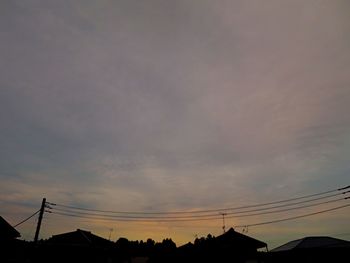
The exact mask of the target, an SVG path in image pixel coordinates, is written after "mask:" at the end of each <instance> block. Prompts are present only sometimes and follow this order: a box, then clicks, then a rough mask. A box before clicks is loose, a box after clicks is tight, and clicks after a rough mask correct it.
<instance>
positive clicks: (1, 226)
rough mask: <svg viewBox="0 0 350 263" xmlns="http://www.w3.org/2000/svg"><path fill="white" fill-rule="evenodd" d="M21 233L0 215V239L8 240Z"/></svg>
mask: <svg viewBox="0 0 350 263" xmlns="http://www.w3.org/2000/svg"><path fill="white" fill-rule="evenodd" d="M20 236H21V234H20V233H19V232H18V231H17V230H16V229H15V228H14V227H12V226H11V225H10V224H9V223H8V222H7V221H6V220H5V219H4V218H3V217H1V216H0V240H8V239H14V238H17V237H20Z"/></svg>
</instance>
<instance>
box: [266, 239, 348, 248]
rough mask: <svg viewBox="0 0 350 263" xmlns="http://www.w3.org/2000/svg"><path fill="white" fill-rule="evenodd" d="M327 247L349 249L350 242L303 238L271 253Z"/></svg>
mask: <svg viewBox="0 0 350 263" xmlns="http://www.w3.org/2000/svg"><path fill="white" fill-rule="evenodd" d="M329 247H350V242H349V241H346V240H342V239H338V238H333V237H327V236H317V237H304V238H301V239H297V240H293V241H290V242H288V243H286V244H284V245H282V246H279V247H277V248H275V249H272V250H271V251H272V252H279V251H288V250H296V249H310V248H329Z"/></svg>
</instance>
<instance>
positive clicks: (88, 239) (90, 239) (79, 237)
mask: <svg viewBox="0 0 350 263" xmlns="http://www.w3.org/2000/svg"><path fill="white" fill-rule="evenodd" d="M48 242H51V243H56V244H70V245H108V244H111V243H112V242H111V241H109V240H107V239H104V238H102V237H99V236H97V235H94V234H92V233H91V232H90V231H85V230H81V229H77V230H76V231H73V232H68V233H63V234H59V235H53V236H52V237H51V238H50V239H49V240H48Z"/></svg>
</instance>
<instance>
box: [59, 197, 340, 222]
mask: <svg viewBox="0 0 350 263" xmlns="http://www.w3.org/2000/svg"><path fill="white" fill-rule="evenodd" d="M319 199H320V198H317V199H316V198H315V199H314V200H319ZM344 199H345V198H338V199H334V200H329V201H324V202H318V203H314V204H309V205H303V206H297V207H291V208H286V209H279V210H272V211H265V212H259V213H251V212H254V211H260V210H262V209H256V210H249V211H240V212H236V213H225V215H229V216H228V217H227V218H238V217H248V216H256V215H263V214H271V213H281V212H286V211H290V210H296V209H302V208H307V207H314V206H319V205H323V204H328V203H334V202H338V201H341V200H344ZM314 200H312V201H314ZM300 203H301V202H297V203H293V205H295V204H300ZM280 207H285V206H275V207H271V208H268V209H269V210H271V209H275V208H280ZM54 210H57V211H59V212H63V213H67V214H70V215H72V214H78V215H81V217H83V216H84V215H85V216H92V217H94V218H119V219H131V220H132V219H150V220H154V221H157V220H159V219H160V220H162V219H167V220H168V221H172V219H174V221H176V220H177V219H179V220H185V219H192V220H193V221H195V220H196V218H197V219H198V218H208V219H217V218H218V215H222V213H220V214H206V215H197V214H194V215H190V216H188V215H184V216H157V217H155V216H142V215H140V216H135V215H125V214H123V215H115V214H114V215H111V214H104V215H103V214H96V213H87V212H81V211H70V210H67V209H60V208H54ZM264 210H266V209H264ZM237 214H239V215H237ZM192 220H191V221H192Z"/></svg>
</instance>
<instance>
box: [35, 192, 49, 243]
mask: <svg viewBox="0 0 350 263" xmlns="http://www.w3.org/2000/svg"><path fill="white" fill-rule="evenodd" d="M45 207H46V198H43V202H42V203H41V208H40V213H39V219H38V224H37V226H36V231H35V237H34V243H37V242H38V238H39V232H40V227H41V221H42V220H43V215H44V212H45Z"/></svg>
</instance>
